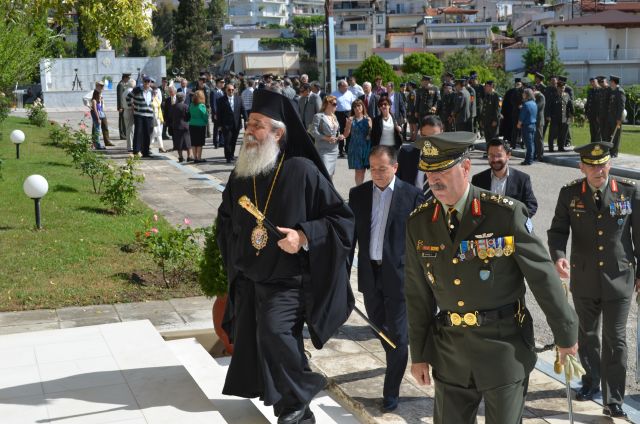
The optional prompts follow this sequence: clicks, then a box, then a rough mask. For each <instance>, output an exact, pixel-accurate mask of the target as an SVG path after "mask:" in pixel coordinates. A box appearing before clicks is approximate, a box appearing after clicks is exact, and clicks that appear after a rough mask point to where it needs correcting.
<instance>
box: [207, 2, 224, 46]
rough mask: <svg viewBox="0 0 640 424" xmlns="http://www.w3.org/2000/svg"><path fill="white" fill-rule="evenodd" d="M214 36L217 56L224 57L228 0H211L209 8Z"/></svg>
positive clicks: (213, 41)
mask: <svg viewBox="0 0 640 424" xmlns="http://www.w3.org/2000/svg"><path fill="white" fill-rule="evenodd" d="M207 13H208V16H209V22H210V23H211V34H212V36H213V40H212V43H213V45H212V47H213V52H214V55H215V56H216V58H220V57H222V29H223V28H224V23H225V21H226V19H227V1H226V0H211V1H210V2H209V9H208V10H207Z"/></svg>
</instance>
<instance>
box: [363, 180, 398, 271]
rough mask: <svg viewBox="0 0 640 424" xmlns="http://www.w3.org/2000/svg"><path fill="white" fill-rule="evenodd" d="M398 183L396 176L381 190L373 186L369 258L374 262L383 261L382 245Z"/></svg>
mask: <svg viewBox="0 0 640 424" xmlns="http://www.w3.org/2000/svg"><path fill="white" fill-rule="evenodd" d="M395 183H396V177H395V176H394V177H393V179H392V180H391V183H390V184H389V185H388V186H387V187H386V188H385V189H384V190H380V189H379V188H378V187H377V186H376V185H375V184H373V198H372V204H371V237H370V238H371V240H370V244H369V257H370V258H371V260H372V261H381V260H382V245H383V244H384V232H385V229H386V227H387V218H388V217H389V208H390V207H391V197H392V196H393V188H394V185H395Z"/></svg>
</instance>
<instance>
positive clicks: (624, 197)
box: [405, 142, 640, 417]
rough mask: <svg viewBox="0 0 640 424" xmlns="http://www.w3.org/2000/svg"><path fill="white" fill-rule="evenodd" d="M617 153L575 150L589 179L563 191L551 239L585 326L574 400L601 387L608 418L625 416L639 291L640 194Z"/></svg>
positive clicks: (599, 146)
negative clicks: (614, 167) (621, 173)
mask: <svg viewBox="0 0 640 424" xmlns="http://www.w3.org/2000/svg"><path fill="white" fill-rule="evenodd" d="M612 147H613V145H612V144H611V143H606V142H599V143H591V144H587V145H584V146H580V147H577V148H575V151H576V152H578V153H579V154H580V160H581V162H580V170H581V171H582V173H583V174H585V178H581V179H579V180H575V181H573V182H571V183H569V184H567V185H565V186H564V187H563V188H562V189H561V190H560V194H559V196H558V204H557V206H556V211H555V216H554V217H553V221H552V222H551V227H550V228H549V231H548V232H547V236H548V237H547V238H548V242H549V251H550V252H551V258H552V259H553V260H554V261H555V263H556V270H557V272H558V274H559V275H560V277H562V278H570V279H571V295H572V296H573V304H574V305H575V308H576V312H577V313H578V318H579V320H580V331H579V333H578V341H579V345H580V348H579V355H580V362H581V363H582V365H583V367H584V369H585V370H586V375H584V376H583V377H582V388H581V389H580V390H579V391H578V393H577V394H576V400H580V401H585V400H592V399H593V396H594V395H595V394H596V393H598V392H599V391H600V384H602V398H603V404H604V405H605V408H604V411H603V412H604V414H606V415H609V416H612V417H626V414H625V412H624V411H623V410H622V402H623V400H624V392H625V381H626V380H625V379H626V374H627V372H626V369H627V342H626V330H627V329H626V327H627V325H628V317H629V308H630V306H631V301H632V299H633V293H634V290H635V291H637V289H638V286H639V285H640V271H638V268H637V265H638V260H639V259H640V250H639V246H640V214H639V212H640V194H639V193H638V189H637V188H636V185H635V182H633V181H630V180H626V179H619V178H614V177H612V176H611V175H609V170H610V169H611V165H610V162H609V158H610V153H609V149H611V148H612ZM569 233H571V258H570V261H569V259H567V257H566V255H567V240H568V238H569ZM405 284H406V283H405ZM601 316H602V348H601V347H600V346H601V345H600V337H599V336H600V317H601Z"/></svg>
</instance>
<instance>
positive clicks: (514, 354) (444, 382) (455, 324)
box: [405, 132, 578, 424]
mask: <svg viewBox="0 0 640 424" xmlns="http://www.w3.org/2000/svg"><path fill="white" fill-rule="evenodd" d="M475 139H476V136H475V134H473V133H469V132H457V133H444V134H440V135H435V136H431V137H428V138H427V139H426V140H425V143H424V146H423V148H422V156H421V160H420V165H419V166H420V168H421V169H422V170H424V171H425V172H426V175H427V178H428V180H429V184H430V185H431V188H432V190H433V194H434V196H435V199H434V200H432V201H428V202H425V203H424V204H422V205H421V206H420V207H418V208H417V209H416V210H415V211H414V212H413V213H412V214H411V216H410V217H409V219H408V221H407V236H406V253H405V261H406V265H405V298H406V301H407V314H408V321H409V346H410V352H411V361H412V365H411V373H412V375H413V376H414V378H415V379H416V380H417V381H418V383H419V384H422V385H424V384H430V383H431V378H430V375H429V371H430V369H432V371H433V379H434V381H435V402H434V403H435V410H434V423H436V424H471V423H475V422H476V415H477V413H478V406H479V404H480V402H481V401H482V400H483V399H484V405H485V419H486V422H487V423H493V424H496V423H498V424H516V423H520V421H521V419H522V413H523V407H524V394H525V391H526V386H527V381H528V376H529V373H530V372H531V371H532V370H533V368H534V366H535V363H536V354H535V353H534V351H533V347H534V343H533V342H534V337H533V322H532V317H531V315H530V314H529V312H528V310H527V308H526V307H525V290H526V286H525V284H524V278H526V279H527V283H528V285H529V287H530V289H531V291H532V292H533V293H534V295H535V297H536V299H537V301H538V304H539V305H540V307H541V308H542V311H543V312H544V313H545V315H546V316H547V322H548V323H549V325H550V327H551V330H552V332H553V335H554V337H555V341H556V343H557V345H558V346H559V347H560V354H561V356H562V358H561V359H564V356H565V355H567V354H575V353H576V352H577V343H576V340H577V336H578V335H577V333H578V323H577V318H576V316H575V313H574V312H573V311H572V310H571V308H570V306H569V303H568V301H567V298H566V296H565V293H564V289H563V288H562V283H561V281H560V279H559V278H558V276H557V275H556V272H555V270H554V267H553V263H552V262H551V260H550V259H549V256H548V254H547V252H546V251H545V248H544V245H543V244H542V242H541V241H540V239H538V238H537V237H536V236H535V235H534V234H533V225H532V224H531V219H530V218H529V216H528V213H527V209H526V207H525V206H524V205H523V204H522V203H520V202H519V201H517V200H513V199H511V198H507V197H503V196H499V195H497V194H494V193H491V192H489V191H485V190H481V189H479V188H477V187H474V186H472V185H470V184H469V175H470V172H471V161H470V160H469V157H468V150H469V148H470V147H471V145H472V144H473V142H474V141H475Z"/></svg>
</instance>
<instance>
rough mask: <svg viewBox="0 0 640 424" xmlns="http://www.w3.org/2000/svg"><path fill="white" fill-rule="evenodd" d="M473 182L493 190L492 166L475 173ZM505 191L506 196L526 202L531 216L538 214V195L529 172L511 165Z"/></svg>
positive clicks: (477, 185) (475, 184)
mask: <svg viewBox="0 0 640 424" xmlns="http://www.w3.org/2000/svg"><path fill="white" fill-rule="evenodd" d="M471 184H473V185H474V186H476V187H480V188H482V189H485V190H489V191H491V168H489V169H486V170H484V171H482V172H480V173H479V174H476V175H474V176H473V178H471ZM504 192H505V195H506V196H508V197H511V198H513V199H516V200H519V201H521V202H522V203H524V205H525V206H526V207H527V210H528V211H529V216H533V215H535V214H536V211H537V210H538V201H537V200H536V196H534V195H533V188H532V187H531V178H529V175H528V174H525V173H524V172H522V171H518V170H517V169H514V168H512V167H509V177H507V186H506V187H505V190H504Z"/></svg>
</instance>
